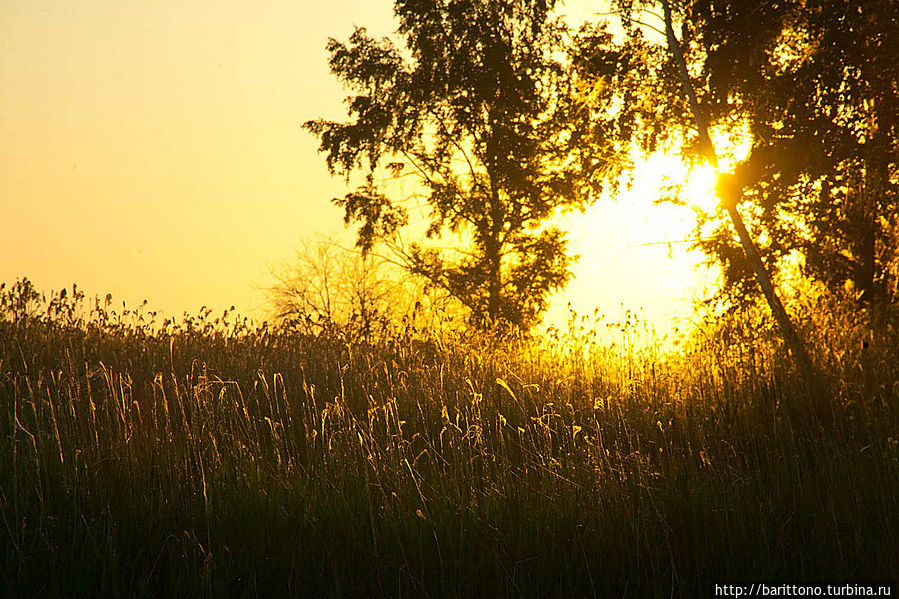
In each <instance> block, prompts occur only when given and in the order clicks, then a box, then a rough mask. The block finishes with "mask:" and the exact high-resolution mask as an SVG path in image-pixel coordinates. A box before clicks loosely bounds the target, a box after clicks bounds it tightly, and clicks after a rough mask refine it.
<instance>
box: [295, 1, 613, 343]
mask: <svg viewBox="0 0 899 599" xmlns="http://www.w3.org/2000/svg"><path fill="white" fill-rule="evenodd" d="M554 5H555V2H554V1H553V0H545V1H530V0H504V1H502V2H497V1H491V0H398V1H397V2H396V4H395V14H396V17H397V19H398V22H399V28H398V37H399V38H400V39H401V40H402V42H403V43H404V46H403V47H400V46H398V45H397V44H395V43H394V42H393V41H391V40H390V39H380V40H378V39H374V38H372V37H370V36H369V35H368V34H367V33H366V31H365V30H364V29H356V30H355V31H354V33H353V34H352V35H351V36H350V38H349V41H348V42H347V43H342V42H338V41H336V40H333V39H332V40H330V41H329V43H328V51H329V52H330V67H331V70H332V72H333V73H334V74H335V75H336V76H337V77H338V78H339V79H340V80H341V81H342V82H343V83H344V85H345V86H346V88H347V89H348V90H349V91H350V92H351V95H350V96H348V97H347V107H348V112H349V116H350V120H349V121H348V122H332V121H325V120H315V121H310V122H308V123H306V125H305V126H306V128H307V129H309V130H310V131H311V132H313V133H314V134H315V135H317V136H318V137H319V139H320V142H321V144H320V150H321V151H322V152H323V153H325V154H326V157H327V163H328V167H329V169H330V170H331V171H332V173H338V174H342V175H344V176H346V177H347V180H348V181H349V177H350V175H351V174H352V173H354V172H362V173H364V174H365V181H364V183H363V184H362V185H361V186H359V187H358V189H356V190H355V191H353V192H351V193H348V194H347V195H345V196H344V197H343V198H336V199H335V200H334V202H335V203H336V204H337V205H339V206H341V207H342V208H343V209H344V210H345V221H346V223H347V224H358V225H359V230H358V246H359V247H360V248H362V249H363V250H364V251H368V250H370V249H371V248H372V246H373V244H374V243H376V242H377V241H378V240H388V241H394V242H396V240H397V239H398V237H397V236H398V233H399V231H400V230H401V229H402V228H403V227H404V226H405V225H407V224H408V223H409V220H410V213H409V208H408V206H407V205H406V204H405V203H404V201H403V200H404V199H405V198H402V197H395V193H394V194H393V195H392V194H391V190H390V189H389V185H385V184H384V183H383V181H382V180H381V178H380V177H379V176H378V173H381V172H388V173H392V174H393V175H396V176H400V175H403V174H405V173H411V174H412V175H414V176H415V177H416V178H417V180H418V182H419V184H420V186H421V188H423V190H424V197H425V200H426V201H425V203H426V206H427V210H428V211H427V217H426V218H427V231H426V236H427V237H428V238H431V239H432V240H436V239H439V238H440V237H441V236H442V235H447V234H449V235H453V236H455V237H456V238H462V239H465V240H466V244H467V245H462V246H459V245H456V246H455V248H454V250H453V251H446V250H441V249H438V248H437V247H435V244H434V243H427V242H425V241H424V240H421V241H416V242H415V243H412V244H410V245H409V246H406V247H403V248H402V249H401V251H402V252H403V255H404V257H405V260H406V265H407V267H408V268H409V270H410V271H411V272H413V273H414V274H416V275H421V276H423V277H425V278H426V279H427V280H428V281H429V282H430V283H431V284H432V285H435V286H438V287H440V288H442V289H444V290H446V291H447V292H449V293H450V294H451V295H453V296H455V297H456V298H458V299H459V300H460V301H461V302H462V303H463V304H464V305H466V306H467V307H468V308H469V309H470V311H471V313H472V316H473V317H474V319H475V320H481V319H485V320H493V321H496V320H504V321H508V322H510V323H513V324H516V325H520V326H524V327H527V326H530V325H531V324H533V323H534V322H535V320H536V318H537V316H538V315H539V314H540V313H541V312H542V311H543V310H544V308H545V307H546V302H547V297H548V294H549V293H550V292H551V291H553V290H556V289H559V288H561V287H562V286H563V285H564V284H565V283H566V282H567V281H568V280H569V278H570V276H571V270H570V266H571V262H572V259H573V258H572V256H570V254H569V252H568V248H567V241H566V238H565V235H564V233H563V232H561V231H560V230H559V229H558V228H556V227H553V226H552V225H551V224H548V221H549V220H550V219H551V217H552V216H553V215H554V214H555V213H556V212H557V211H558V210H566V209H583V207H584V205H585V203H587V202H589V201H591V200H592V199H593V198H594V194H595V193H596V192H597V191H598V190H599V189H600V187H601V183H602V181H603V180H604V179H605V178H606V177H607V176H608V175H609V173H610V172H611V171H614V169H615V168H616V164H617V161H616V159H615V158H614V156H613V155H612V154H613V148H612V147H611V146H610V144H609V141H608V139H607V135H606V133H607V132H606V130H605V129H604V126H605V123H604V122H603V121H602V120H601V119H597V118H595V117H596V115H597V113H598V112H597V110H598V109H597V107H602V106H606V107H607V106H609V105H610V104H611V102H612V98H613V95H614V94H613V90H612V87H611V86H607V87H606V88H602V87H596V86H593V87H591V88H590V89H591V91H590V93H591V94H593V97H591V98H590V102H585V101H584V98H583V94H582V91H583V90H582V88H581V87H580V81H579V79H578V73H579V72H583V69H582V70H581V71H579V70H578V66H577V65H578V64H581V66H583V62H584V60H586V57H585V56H584V55H581V56H580V57H578V56H573V55H570V54H568V53H567V51H566V48H567V45H566V40H567V39H568V36H569V35H570V32H569V31H568V30H567V29H566V27H565V26H564V25H563V24H562V22H561V21H559V20H557V19H554V18H553V17H552V11H553V8H554ZM610 39H611V38H610V36H609V35H608V34H606V33H603V32H601V31H599V30H595V31H593V32H592V34H591V40H592V41H591V43H592V44H593V46H594V48H595V49H596V48H599V47H600V46H602V45H604V44H608V43H609V42H610ZM579 61H580V62H579ZM595 62H596V64H595V65H594V67H595V69H598V71H597V70H594V71H593V72H592V73H591V76H592V77H597V78H602V77H607V78H609V79H611V78H614V77H615V74H616V72H618V71H616V66H617V65H616V64H615V61H614V60H611V61H606V62H605V63H600V62H598V61H595Z"/></svg>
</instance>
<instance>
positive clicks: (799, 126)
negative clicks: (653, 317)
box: [623, 0, 899, 302]
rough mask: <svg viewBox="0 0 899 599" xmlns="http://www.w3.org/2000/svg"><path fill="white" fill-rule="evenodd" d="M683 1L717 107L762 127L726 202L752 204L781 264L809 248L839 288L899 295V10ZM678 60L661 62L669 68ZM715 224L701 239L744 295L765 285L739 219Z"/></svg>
mask: <svg viewBox="0 0 899 599" xmlns="http://www.w3.org/2000/svg"><path fill="white" fill-rule="evenodd" d="M623 4H625V6H624V7H623V8H624V9H625V13H626V14H628V15H630V16H631V17H633V16H634V15H639V14H641V13H640V12H639V11H636V10H634V8H635V7H634V3H632V2H629V3H623ZM647 4H652V3H642V4H641V5H640V6H641V7H642V8H646V6H647ZM679 6H680V12H679V16H680V21H681V24H682V27H681V38H682V40H683V46H684V48H685V53H686V56H687V60H688V61H689V64H690V69H691V73H692V74H693V76H694V77H693V78H694V82H695V83H696V88H697V92H698V96H699V101H700V106H701V108H702V110H703V111H704V112H705V116H706V117H707V118H708V120H709V121H710V122H711V124H712V126H713V127H714V126H717V127H718V128H719V129H725V130H726V129H731V130H733V129H734V128H736V127H738V126H740V125H746V126H747V127H748V132H749V134H750V135H751V138H752V149H751V153H750V155H749V157H748V158H747V159H746V160H745V161H743V162H742V163H740V164H739V165H737V167H736V168H735V170H734V173H733V176H732V177H724V178H722V180H721V181H720V185H719V192H720V193H721V194H722V195H723V196H724V197H723V198H722V199H723V200H724V201H732V202H742V207H741V210H742V211H743V212H744V214H747V215H748V216H749V217H750V219H751V224H752V227H753V229H754V230H755V232H756V235H757V236H758V237H759V239H760V240H761V241H762V243H761V246H762V247H761V250H762V253H763V256H764V258H765V261H766V263H767V265H768V267H769V268H772V269H775V270H776V269H778V268H781V267H783V266H784V265H785V264H787V263H788V260H786V258H787V257H789V256H799V257H800V258H801V263H802V265H803V268H804V271H805V273H806V274H807V275H809V276H811V277H813V278H815V279H818V280H820V281H822V282H824V283H826V284H827V285H828V286H829V287H830V288H831V289H841V288H843V287H850V288H854V289H855V290H856V292H857V293H856V295H857V297H859V298H860V299H862V300H864V301H877V300H885V301H894V302H895V301H896V300H897V297H899V296H897V290H896V284H897V251H899V250H897V248H899V243H897V242H899V236H897V235H899V228H897V224H899V215H897V211H899V208H897V206H899V203H897V200H899V174H897V162H899V159H897V156H899V140H897V135H899V83H897V82H899V45H897V44H896V43H895V40H896V39H899V5H896V3H893V2H862V3H849V4H847V3H846V2H841V1H836V0H785V1H782V2H763V3H760V2H756V1H754V0H733V1H727V2H723V1H719V0H689V1H687V2H682V3H679ZM672 68H673V67H672V65H670V64H668V65H660V66H659V69H658V73H661V74H664V73H665V72H666V71H670V70H671V69H672ZM659 80H660V81H663V80H664V77H659ZM670 92H671V90H670V88H669V87H666V86H665V85H659V86H658V87H657V88H656V94H655V97H656V102H657V103H660V104H666V105H669V106H672V107H677V106H678V105H679V104H682V101H681V100H679V99H677V98H675V97H673V96H672V95H671V93H670ZM674 112H675V113H676V110H675V111H674ZM688 137H690V136H689V135H688ZM692 141H693V144H692V145H693V146H694V148H695V147H696V146H698V143H697V141H696V139H695V137H693V138H692ZM702 224H703V225H705V226H706V227H708V226H709V223H702ZM705 232H706V236H705V238H704V240H703V241H702V242H701V243H700V247H701V248H702V249H703V250H705V251H707V252H708V253H710V254H711V255H713V256H715V257H717V258H718V259H719V260H720V261H721V263H722V266H723V267H724V271H725V275H726V279H727V282H728V284H729V286H730V287H729V289H730V290H731V291H732V292H733V293H732V297H745V295H746V293H747V292H748V291H749V290H750V289H751V288H752V287H754V282H753V280H752V271H751V270H750V269H749V267H748V265H747V263H746V260H745V258H744V256H743V254H742V252H740V251H739V248H738V247H736V245H735V243H734V241H733V236H732V233H731V232H730V230H729V228H728V227H727V226H726V225H725V223H724V222H723V221H718V225H717V226H716V227H714V228H713V230H712V231H711V235H709V234H708V233H709V231H708V228H707V229H706V231H705Z"/></svg>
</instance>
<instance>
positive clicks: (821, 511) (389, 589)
mask: <svg viewBox="0 0 899 599" xmlns="http://www.w3.org/2000/svg"><path fill="white" fill-rule="evenodd" d="M107 304H108V302H107ZM86 305H87V302H85V301H84V299H83V298H82V297H81V296H80V295H79V294H78V293H77V291H76V292H74V293H71V292H70V293H69V294H68V295H59V294H57V295H54V296H53V297H52V298H50V299H49V301H41V300H40V298H39V297H38V296H37V295H36V294H35V293H34V291H33V290H32V289H31V288H30V286H29V285H28V284H27V283H24V282H22V283H19V284H18V285H16V286H15V287H14V288H12V289H6V290H3V294H2V304H0V398H2V413H0V443H2V447H0V493H2V496H0V500H2V501H0V516H2V528H0V594H2V595H3V596H10V597H31V596H39V595H41V596H48V597H56V596H61V597H62V596H64V597H70V596H85V597H86V596H106V597H170V596H183V597H203V596H208V597H273V596H284V595H290V594H293V595H295V596H335V597H342V596H346V597H355V596H366V595H376V596H396V597H399V596H460V597H461V596H465V597H470V596H624V595H626V596H631V597H643V596H670V595H671V594H672V593H674V594H679V595H681V596H693V595H697V594H707V593H708V592H709V588H710V583H711V581H713V580H716V579H717V580H720V579H727V580H734V579H754V580H762V579H777V578H789V579H792V580H801V579H805V580H830V581H834V580H836V581H841V580H842V581H847V580H864V579H869V580H870V579H890V578H895V575H896V572H899V541H897V538H899V494H897V490H896V489H897V487H896V483H897V481H899V447H897V445H899V443H897V438H899V433H897V430H896V423H897V422H899V382H897V381H899V376H897V368H899V367H897V364H896V361H895V356H896V355H899V352H897V351H896V350H897V349H899V348H897V344H896V340H895V336H894V332H893V329H892V328H890V327H882V329H880V332H878V333H876V334H871V333H866V332H860V331H865V330H869V329H865V328H864V327H858V326H854V325H851V323H848V322H841V324H840V325H839V327H837V325H836V324H833V323H830V324H829V325H827V323H826V322H825V325H827V326H830V327H831V328H830V329H825V330H821V331H820V332H819V333H817V334H818V335H819V337H817V338H815V337H814V334H815V333H814V332H807V335H808V336H809V337H812V338H813V341H814V339H817V341H814V342H813V347H814V349H815V351H816V352H817V356H816V357H817V360H818V362H819V364H820V365H821V367H822V371H823V372H825V373H826V376H824V377H823V379H822V380H821V381H819V384H815V385H814V389H816V390H815V391H814V392H811V391H807V389H808V388H809V386H808V385H807V384H804V383H802V382H800V381H799V380H797V379H796V377H795V376H794V374H793V373H792V372H791V370H790V368H789V365H788V363H787V361H786V360H785V359H784V358H783V357H782V356H780V354H779V353H778V350H777V349H776V343H774V342H773V341H772V339H771V338H770V337H771V336H770V333H766V332H765V331H766V329H764V327H757V326H755V324H753V323H752V322H750V321H748V320H747V321H743V322H736V323H735V324H732V325H727V326H715V327H709V328H708V330H706V331H700V333H698V334H697V335H696V336H695V337H694V339H693V340H692V341H690V342H689V343H687V344H686V345H685V346H684V348H683V351H682V352H681V353H680V354H678V355H676V356H667V357H661V356H659V355H656V352H654V351H652V350H637V349H635V348H634V346H632V345H630V344H629V343H627V340H628V339H629V338H630V335H631V333H633V334H636V333H637V332H636V329H634V330H633V331H631V330H625V331H624V334H623V336H622V337H621V339H624V340H625V342H624V343H621V342H619V343H618V344H617V345H616V346H615V347H613V348H609V347H608V346H606V345H605V344H603V343H598V342H597V341H598V340H597V337H596V334H597V333H596V329H595V328H593V325H592V323H586V324H585V321H580V325H579V324H578V322H575V323H573V326H572V328H571V330H570V331H568V332H566V333H565V334H550V335H547V336H546V337H545V338H543V339H540V340H534V339H527V340H526V339H507V340H506V341H504V342H501V343H500V342H496V341H492V342H491V341H488V340H487V339H484V338H479V337H477V336H472V335H464V334H460V333H448V332H446V333H435V332H431V333H429V334H424V333H422V332H420V331H416V330H414V328H413V327H411V326H409V327H406V328H401V329H395V330H383V331H379V332H378V334H370V335H368V336H366V337H364V338H363V337H362V336H359V335H356V334H354V333H352V332H350V331H348V330H346V329H344V330H328V331H325V332H322V333H321V334H319V335H317V336H312V335H300V334H296V333H293V334H292V333H290V332H286V331H273V330H270V329H268V328H265V327H263V328H252V329H251V328H249V327H248V326H247V324H246V323H245V322H241V321H238V322H231V321H229V318H230V315H228V314H225V315H223V317H222V318H220V319H218V320H212V319H211V318H210V315H209V314H208V313H204V314H201V315H200V316H199V317H197V318H194V319H186V320H185V321H184V322H181V323H178V324H175V323H173V322H171V321H167V322H164V323H156V322H152V315H151V314H145V313H143V312H141V311H137V312H133V311H128V310H124V311H123V313H121V314H117V313H114V312H113V311H111V310H110V309H109V307H108V305H102V304H101V303H100V302H97V303H96V304H94V306H93V308H92V309H87V308H85V307H84V306H86ZM818 310H822V308H821V307H818ZM148 320H150V321H149V322H148ZM819 321H822V322H824V321H826V319H819ZM588 325H589V326H588ZM740 327H744V328H745V330H740ZM587 329H589V330H587ZM863 339H864V340H865V342H864V343H862V340H863ZM812 393H815V394H825V395H826V400H827V405H828V406H829V413H828V414H827V415H826V416H827V417H826V418H818V417H816V418H797V417H796V415H795V414H796V410H788V409H787V407H788V406H800V407H801V406H806V405H810V404H812V403H816V402H814V401H811V400H812V399H814V398H810V397H809V395H810V394H812ZM817 403H820V402H817ZM800 412H801V410H800Z"/></svg>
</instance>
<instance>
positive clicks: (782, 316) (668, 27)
mask: <svg viewBox="0 0 899 599" xmlns="http://www.w3.org/2000/svg"><path fill="white" fill-rule="evenodd" d="M662 6H663V8H664V10H665V34H666V36H667V38H668V49H669V51H670V52H671V54H672V55H673V56H674V59H675V61H677V64H678V67H679V68H680V74H681V82H682V83H683V86H684V92H685V93H686V94H687V98H688V100H689V102H690V109H691V110H692V112H693V119H694V121H695V122H696V128H697V129H698V130H699V138H700V141H701V142H702V144H703V145H705V146H706V148H707V151H708V154H709V159H710V160H711V161H712V166H714V168H715V171H716V172H717V171H718V156H717V154H716V153H715V146H714V144H713V143H712V138H711V137H710V136H709V129H708V124H707V123H706V121H705V118H704V116H703V115H702V112H700V110H699V102H698V101H697V99H696V90H695V89H694V88H693V82H692V81H691V80H690V74H689V73H688V71H687V63H686V62H685V61H684V56H683V54H682V53H681V49H680V43H679V42H678V41H677V37H676V36H675V35H674V27H673V26H672V23H671V6H670V5H669V0H662ZM724 204H725V209H726V210H727V214H728V215H729V216H730V219H731V221H732V222H733V224H734V228H735V229H736V230H737V235H739V237H740V245H741V246H743V253H744V254H745V255H746V259H747V260H748V261H749V265H750V266H751V267H752V270H753V271H754V272H755V278H756V280H757V281H758V284H759V286H760V287H761V288H762V292H763V293H764V294H765V299H766V300H768V305H769V306H770V307H771V312H772V313H773V314H774V318H775V319H776V320H777V324H778V326H779V327H780V332H781V334H782V335H783V338H784V341H786V343H787V347H788V348H789V349H790V352H791V353H792V354H793V358H794V360H795V361H796V364H797V366H798V367H799V370H800V372H801V373H802V375H803V376H805V377H807V376H809V375H811V374H812V363H811V360H810V359H809V355H808V352H807V351H806V349H805V344H804V343H803V342H802V340H801V339H800V338H799V335H798V334H797V333H796V329H795V327H794V326H793V323H792V321H791V320H790V317H789V315H788V314H787V311H786V310H784V307H783V304H782V303H781V301H780V298H779V297H777V293H776V292H775V290H774V285H773V284H772V283H771V276H770V275H769V274H768V270H767V269H766V268H765V264H764V263H763V262H762V259H761V257H760V256H759V252H758V249H757V248H756V246H755V243H754V242H753V241H752V238H751V237H750V236H749V232H748V231H747V230H746V225H745V224H744V223H743V217H741V216H740V213H739V212H738V211H737V203H736V202H735V201H725V202H724Z"/></svg>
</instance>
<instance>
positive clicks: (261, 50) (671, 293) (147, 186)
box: [0, 0, 698, 323]
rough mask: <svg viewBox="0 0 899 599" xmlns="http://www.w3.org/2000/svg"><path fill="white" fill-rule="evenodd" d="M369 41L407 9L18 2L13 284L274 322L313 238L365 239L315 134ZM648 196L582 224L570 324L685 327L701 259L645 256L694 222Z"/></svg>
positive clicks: (572, 10) (3, 180)
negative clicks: (345, 215) (335, 72)
mask: <svg viewBox="0 0 899 599" xmlns="http://www.w3.org/2000/svg"><path fill="white" fill-rule="evenodd" d="M599 4H600V3H599V2H595V3H591V2H587V1H580V2H569V3H568V4H567V5H566V6H567V8H566V9H565V10H566V12H568V13H569V14H571V15H572V16H573V18H574V19H578V18H579V17H581V16H584V17H585V16H587V15H588V14H589V13H590V12H591V10H593V8H592V7H593V5H599ZM354 24H357V25H364V26H366V27H368V28H369V30H370V31H371V32H372V33H374V34H377V35H382V34H387V33H390V32H391V31H392V30H393V23H392V3H391V2H389V1H387V0H331V1H329V2H308V1H297V0H262V1H257V2H252V3H250V2H245V1H243V0H241V1H237V0H220V1H218V2H199V1H192V0H154V1H153V2H146V1H139V0H29V1H27V2H12V1H9V2H5V3H4V6H3V9H2V10H0V90H2V92H0V281H4V282H11V281H14V280H15V279H16V278H17V277H21V276H27V277H29V278H31V279H32V280H33V281H34V282H35V283H36V285H37V286H38V287H39V288H40V289H44V290H49V289H59V288H61V287H64V286H71V284H72V283H78V285H79V286H80V287H82V288H84V289H86V290H87V291H88V292H89V293H91V294H100V295H105V294H106V293H107V292H111V293H112V294H113V296H114V297H115V298H116V299H117V300H126V301H127V302H128V303H129V305H134V304H137V303H140V302H141V301H142V300H143V299H148V300H150V303H151V305H152V306H154V307H156V308H160V309H162V310H163V311H164V312H165V313H167V314H169V315H180V314H181V313H182V312H183V311H185V310H187V311H191V312H195V311H196V310H197V309H199V307H200V306H201V305H204V304H205V305H209V306H211V307H213V308H214V309H216V310H220V309H222V308H225V307H228V306H230V305H232V304H233V305H235V306H236V307H237V308H238V309H239V310H240V311H241V312H243V313H250V314H259V313H260V309H261V308H264V304H265V300H266V295H265V293H264V291H262V289H263V288H265V287H266V286H268V285H270V284H271V282H272V279H271V277H270V274H269V273H270V270H271V269H272V268H273V267H276V266H277V265H278V264H279V263H282V262H284V261H287V260H290V258H291V256H292V254H293V251H294V249H295V248H297V247H298V246H299V245H300V241H301V240H302V239H304V238H310V237H311V236H313V235H314V234H316V233H325V234H332V235H334V234H336V235H341V236H343V238H344V239H346V240H348V241H349V240H351V235H350V234H349V233H347V232H345V231H344V229H343V225H342V220H341V213H340V211H339V210H338V209H337V208H335V207H333V206H332V205H331V204H330V202H329V199H330V198H331V197H333V196H335V195H342V193H343V192H344V185H343V182H342V180H339V179H332V178H330V177H329V176H328V174H327V171H326V168H325V165H324V160H323V158H322V157H321V156H320V155H318V154H317V152H316V146H317V144H316V141H315V138H314V137H313V136H312V135H310V134H308V133H306V132H305V131H302V130H301V129H300V124H301V123H302V122H304V121H305V120H308V119H311V118H316V117H320V116H323V117H328V118H333V119H340V118H342V117H343V115H344V112H343V105H342V103H341V99H342V97H343V94H342V91H341V89H340V87H339V84H338V83H337V82H336V81H335V80H334V79H333V78H332V77H331V76H330V74H329V73H328V69H327V54H326V52H325V49H324V46H325V42H326V39H327V37H329V36H334V37H337V38H341V39H344V38H346V37H347V36H348V35H349V33H350V32H351V31H352V27H353V25H354ZM650 170H651V169H647V170H646V173H647V174H646V176H645V177H643V178H644V179H646V180H647V181H650V183H651V181H652V180H654V179H653V178H652V177H653V176H654V174H651V173H650ZM639 177H641V175H640V174H639V173H638V178H639ZM651 187H652V185H651V184H646V183H644V184H643V187H642V188H641V187H640V185H638V186H637V189H638V191H636V192H634V193H633V194H630V195H629V196H627V197H625V198H624V199H622V201H621V202H619V203H618V204H608V203H603V204H601V205H598V206H596V207H594V208H593V209H591V210H590V211H589V212H588V214H587V215H585V216H582V217H571V218H570V219H569V220H568V221H567V222H568V223H569V225H570V228H571V230H572V242H573V246H574V249H575V251H577V252H578V253H580V254H581V262H580V265H579V266H578V268H577V272H576V274H577V277H578V279H577V281H576V282H575V283H573V284H572V286H571V288H570V289H568V290H567V291H566V292H565V293H563V294H560V296H559V298H558V299H557V301H556V302H555V305H554V308H553V310H552V314H554V315H555V316H554V318H558V317H559V315H560V314H564V313H565V309H564V306H565V304H566V303H567V301H569V300H571V301H572V302H573V304H574V306H575V307H576V308H577V309H578V310H579V311H581V312H587V311H589V312H590V313H591V314H592V311H593V307H594V306H599V307H600V309H601V311H603V312H604V313H607V314H608V315H609V316H615V317H617V316H618V315H619V314H620V312H621V309H620V307H619V306H620V305H621V304H622V303H623V304H624V305H625V306H628V307H632V308H638V307H643V308H645V310H646V313H647V315H648V316H649V317H650V318H652V319H653V320H655V321H657V322H658V323H662V322H663V321H664V320H665V317H666V315H667V314H669V313H670V312H671V311H672V310H675V311H676V312H677V313H679V314H685V313H687V312H689V310H688V306H687V305H686V304H685V303H684V301H683V300H684V299H688V298H689V297H691V295H693V293H694V291H693V288H694V285H695V275H694V274H693V269H692V266H691V264H692V263H693V262H695V261H696V260H697V259H698V256H693V257H687V256H686V254H685V251H684V249H683V246H679V245H676V246H673V247H672V252H671V253H670V254H669V250H668V247H667V246H645V245H644V246H641V245H637V244H640V243H645V242H654V241H658V240H659V239H660V236H661V237H662V238H664V240H666V241H667V240H669V239H681V238H683V237H685V236H686V235H687V233H688V231H689V212H687V211H680V212H679V213H678V214H675V213H672V212H671V210H670V209H668V210H665V209H653V208H652V207H651V199H652V198H651V195H652V190H651V189H650V188H651ZM644 188H645V189H644ZM640 189H644V191H642V192H640V191H639V190H640ZM646 189H650V190H649V191H646ZM669 256H670V257H669Z"/></svg>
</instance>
